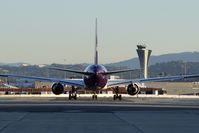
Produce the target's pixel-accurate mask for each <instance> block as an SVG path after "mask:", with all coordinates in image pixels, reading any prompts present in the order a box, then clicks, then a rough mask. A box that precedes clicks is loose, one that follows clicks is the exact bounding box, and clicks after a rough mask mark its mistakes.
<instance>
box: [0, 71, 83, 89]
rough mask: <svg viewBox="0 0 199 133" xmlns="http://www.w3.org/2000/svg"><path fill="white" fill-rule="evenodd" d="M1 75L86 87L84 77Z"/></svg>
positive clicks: (3, 75)
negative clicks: (59, 77) (60, 77)
mask: <svg viewBox="0 0 199 133" xmlns="http://www.w3.org/2000/svg"><path fill="white" fill-rule="evenodd" d="M0 77H10V78H23V79H32V80H37V81H45V82H56V83H62V84H65V85H71V86H77V87H84V86H85V85H84V82H83V79H66V80H64V79H56V78H45V77H36V76H24V75H15V74H0Z"/></svg>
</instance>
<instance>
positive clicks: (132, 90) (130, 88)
mask: <svg viewBox="0 0 199 133" xmlns="http://www.w3.org/2000/svg"><path fill="white" fill-rule="evenodd" d="M139 91H140V88H139V87H138V85H137V84H129V85H128V87H127V93H128V94H129V95H132V96H133V95H136V94H138V93H139Z"/></svg>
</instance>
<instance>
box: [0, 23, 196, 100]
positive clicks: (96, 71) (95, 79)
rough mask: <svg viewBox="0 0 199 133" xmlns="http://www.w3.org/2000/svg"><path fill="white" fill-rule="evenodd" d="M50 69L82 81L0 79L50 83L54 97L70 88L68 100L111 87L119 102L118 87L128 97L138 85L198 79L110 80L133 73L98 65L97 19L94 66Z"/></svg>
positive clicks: (185, 77)
mask: <svg viewBox="0 0 199 133" xmlns="http://www.w3.org/2000/svg"><path fill="white" fill-rule="evenodd" d="M50 69H53V70H58V71H67V72H72V73H77V74H81V75H83V79H56V78H45V77H35V76H25V75H15V74H0V77H14V78H26V79H33V80H37V81H46V82H52V83H53V84H52V92H53V93H54V94H56V95H59V94H62V93H64V85H70V86H72V91H70V93H69V99H72V98H74V99H76V98H77V95H76V93H75V92H76V89H77V88H78V89H88V90H92V91H93V93H94V95H93V96H92V98H93V99H97V95H96V91H97V90H102V89H104V88H107V87H113V88H114V90H115V93H116V94H115V95H114V96H113V99H114V100H115V99H119V100H121V95H119V86H120V85H126V86H127V87H126V91H127V93H128V94H129V95H136V94H138V93H139V91H140V85H139V84H140V83H144V82H158V81H173V80H183V79H187V78H198V77H199V74H196V75H179V76H167V77H156V78H147V79H128V80H127V79H120V80H119V79H117V80H110V79H108V75H111V74H116V73H122V72H129V71H135V70H133V69H127V70H118V71H107V69H106V68H105V67H104V66H103V65H100V64H98V39H97V19H96V27H95V58H94V64H93V65H89V66H88V67H87V68H86V69H85V70H84V71H78V70H71V69H63V68H56V67H52V68H50Z"/></svg>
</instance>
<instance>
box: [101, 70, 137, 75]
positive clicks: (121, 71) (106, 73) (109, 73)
mask: <svg viewBox="0 0 199 133" xmlns="http://www.w3.org/2000/svg"><path fill="white" fill-rule="evenodd" d="M132 71H140V69H125V70H116V71H109V72H105V73H104V75H111V74H116V73H123V72H132Z"/></svg>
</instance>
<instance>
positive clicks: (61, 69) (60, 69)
mask: <svg viewBox="0 0 199 133" xmlns="http://www.w3.org/2000/svg"><path fill="white" fill-rule="evenodd" d="M49 69H52V70H58V71H65V72H72V73H77V74H83V75H92V74H94V73H91V72H83V71H80V70H72V69H64V68H58V67H49Z"/></svg>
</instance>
